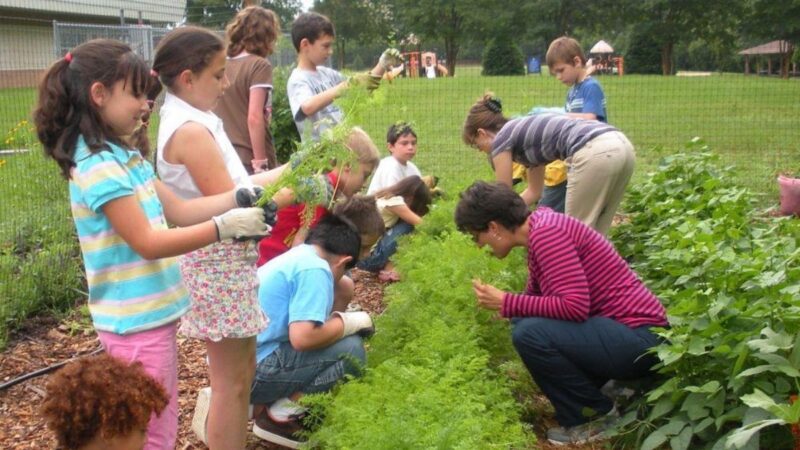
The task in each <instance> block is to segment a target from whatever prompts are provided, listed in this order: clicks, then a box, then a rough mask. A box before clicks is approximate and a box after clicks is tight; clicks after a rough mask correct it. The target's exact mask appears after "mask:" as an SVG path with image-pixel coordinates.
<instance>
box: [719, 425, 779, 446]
mask: <svg viewBox="0 0 800 450" xmlns="http://www.w3.org/2000/svg"><path fill="white" fill-rule="evenodd" d="M785 424H786V422H784V421H783V420H781V419H767V420H759V421H757V422H753V423H751V424H748V425H745V426H743V427H740V428H737V429H736V431H734V432H733V433H732V434H731V435H730V436H728V439H727V440H726V441H725V447H726V448H736V449H740V448H744V447H745V445H747V443H748V442H749V441H750V439H751V438H752V437H753V435H754V434H755V433H758V432H759V431H761V429H763V428H766V427H771V426H773V425H785Z"/></svg>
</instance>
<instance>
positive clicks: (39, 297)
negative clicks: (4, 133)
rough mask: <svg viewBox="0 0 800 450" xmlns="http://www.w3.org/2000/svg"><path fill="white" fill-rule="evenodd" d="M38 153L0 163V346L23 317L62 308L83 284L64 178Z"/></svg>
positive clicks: (70, 303)
mask: <svg viewBox="0 0 800 450" xmlns="http://www.w3.org/2000/svg"><path fill="white" fill-rule="evenodd" d="M36 150H39V148H38V147H37V148H36ZM42 158H43V157H42V154H41V153H40V152H39V151H32V152H31V153H27V154H20V155H16V156H13V157H11V158H8V159H7V160H6V161H7V163H6V164H4V165H3V167H2V168H1V169H0V170H2V171H3V180H4V183H3V184H2V185H1V186H0V194H1V195H2V196H3V203H2V206H0V212H2V214H0V348H3V347H4V346H5V340H6V338H7V336H8V333H9V331H11V330H13V329H14V328H15V327H17V326H18V325H19V324H20V323H22V321H23V320H25V319H26V318H27V317H29V316H31V315H33V314H36V313H39V312H42V311H45V310H55V311H61V310H66V309H68V308H70V307H72V306H74V305H75V303H76V301H77V300H78V299H80V298H82V297H83V295H82V294H81V293H80V292H81V290H85V288H84V282H83V276H82V273H83V270H82V266H81V260H80V247H79V245H78V239H77V237H76V236H75V227H74V225H73V224H72V220H71V218H70V213H69V201H68V199H67V195H66V194H67V183H66V182H65V181H64V180H63V179H61V178H60V176H59V175H58V171H57V170H56V167H55V164H53V163H52V162H50V161H43V160H42ZM28 179H31V180H36V184H35V186H36V188H35V189H31V188H30V186H29V184H28V182H26V181H24V180H28Z"/></svg>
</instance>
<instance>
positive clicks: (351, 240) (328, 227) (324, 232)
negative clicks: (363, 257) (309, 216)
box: [306, 214, 361, 269]
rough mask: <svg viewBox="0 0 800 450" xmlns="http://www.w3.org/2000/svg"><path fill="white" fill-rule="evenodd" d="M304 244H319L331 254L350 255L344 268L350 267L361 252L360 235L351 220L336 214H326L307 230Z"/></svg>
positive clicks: (356, 260) (353, 265) (354, 263)
mask: <svg viewBox="0 0 800 450" xmlns="http://www.w3.org/2000/svg"><path fill="white" fill-rule="evenodd" d="M306 244H312V245H319V246H320V247H322V249H323V250H325V251H326V252H328V253H330V254H331V255H339V256H352V258H353V259H351V260H350V262H348V263H347V266H346V268H348V269H352V268H353V267H355V265H356V263H357V262H358V256H359V253H361V236H360V235H359V234H358V229H357V228H356V226H355V225H353V223H352V222H350V221H349V220H347V219H345V218H344V217H340V216H337V215H336V214H326V215H325V216H324V217H323V218H322V219H320V221H319V222H317V224H316V225H314V226H313V227H312V228H311V229H310V230H309V232H308V237H307V238H306Z"/></svg>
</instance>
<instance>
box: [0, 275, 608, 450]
mask: <svg viewBox="0 0 800 450" xmlns="http://www.w3.org/2000/svg"><path fill="white" fill-rule="evenodd" d="M352 276H353V280H354V281H355V286H356V293H355V300H354V301H355V302H356V303H358V304H359V305H361V307H362V308H363V309H364V310H365V311H368V312H370V313H373V314H380V313H382V312H383V309H384V307H385V305H384V303H383V287H384V284H383V283H381V282H380V281H378V279H377V277H376V276H375V275H373V274H370V273H368V272H364V271H360V270H354V271H353V272H352ZM178 346H179V361H178V363H179V369H178V389H179V393H178V404H179V405H178V407H179V417H180V422H179V430H178V442H177V446H176V448H177V449H180V450H192V449H198V450H200V449H205V448H206V446H205V445H203V444H202V443H201V442H200V441H198V440H197V439H196V438H195V436H194V434H193V433H192V431H191V429H190V426H191V420H192V413H193V411H194V403H195V398H196V393H197V392H198V390H199V389H200V388H202V387H204V386H207V385H208V378H207V375H208V374H207V371H206V369H207V366H206V362H205V347H204V346H203V344H202V342H200V341H197V340H194V339H184V338H181V337H179V338H178ZM99 348H100V343H99V341H98V340H97V336H96V334H95V332H94V330H93V329H92V328H91V324H87V323H86V321H85V320H83V319H81V318H80V317H79V315H78V314H77V313H76V314H74V315H73V316H68V317H67V318H66V319H63V320H61V321H59V320H58V319H56V318H55V317H53V316H40V317H33V318H31V319H29V320H28V321H27V322H26V324H25V325H24V326H23V327H22V328H20V329H18V330H17V331H15V332H14V333H13V335H12V336H11V339H10V340H9V345H8V347H7V348H6V349H5V351H4V352H2V353H0V384H2V383H6V382H8V381H10V380H12V379H15V378H17V377H19V376H22V375H25V374H28V373H30V372H33V371H35V370H39V369H42V368H45V367H48V366H51V365H54V364H58V363H62V362H64V361H67V360H69V359H71V358H76V357H80V356H85V355H88V354H91V353H92V352H95V351H97V350H98V349H99ZM47 377H48V376H47V375H43V376H38V377H35V378H32V379H29V380H26V381H23V382H21V383H18V384H16V385H14V386H12V387H10V388H8V389H5V390H2V391H0V449H43V448H56V442H55V439H54V438H53V436H52V434H51V433H50V432H49V431H48V430H47V428H46V426H45V424H44V422H43V421H42V420H41V418H40V416H39V412H38V409H39V406H40V404H41V401H42V399H43V398H44V393H45V391H44V386H45V383H46V382H47ZM535 402H536V403H537V404H541V405H542V408H543V410H547V409H548V402H547V400H546V399H545V398H544V397H541V398H538V397H537V399H535ZM537 409H538V408H537ZM549 422H552V419H550V420H549V421H548V424H549ZM545 427H546V425H545V423H544V422H539V423H537V424H534V431H535V432H536V434H537V435H538V436H539V442H540V445H541V448H544V449H550V448H555V447H553V446H550V445H548V444H547V443H546V440H545V439H544V437H543V434H544V432H543V431H544V429H545ZM601 445H602V444H601ZM246 448H247V450H258V449H268V450H274V449H282V447H280V446H275V445H270V444H267V443H265V442H264V441H261V440H259V439H258V438H256V437H255V436H254V435H252V434H251V435H250V436H249V438H248V442H247V447H246ZM558 448H564V447H558ZM576 448H583V449H590V448H603V447H602V446H597V447H593V446H582V447H576Z"/></svg>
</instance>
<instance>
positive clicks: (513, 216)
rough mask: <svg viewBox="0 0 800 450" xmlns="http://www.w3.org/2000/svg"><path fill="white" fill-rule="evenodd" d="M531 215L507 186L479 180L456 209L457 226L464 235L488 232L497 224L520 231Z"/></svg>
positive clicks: (466, 191) (463, 194) (468, 189)
mask: <svg viewBox="0 0 800 450" xmlns="http://www.w3.org/2000/svg"><path fill="white" fill-rule="evenodd" d="M529 215H530V212H529V211H528V207H527V206H526V205H525V202H524V201H523V200H522V197H520V196H519V194H517V193H516V192H514V190H512V189H511V188H510V187H508V186H506V185H505V184H503V183H498V182H495V183H487V182H485V181H476V182H474V183H472V186H470V187H468V188H467V189H466V190H465V191H464V192H462V193H461V195H460V200H459V202H458V205H457V206H456V212H455V220H456V227H457V228H458V230H459V231H462V232H473V231H477V232H480V231H486V230H487V229H488V228H489V222H492V221H495V222H497V223H499V224H500V225H503V226H504V227H506V228H508V229H509V230H516V229H517V228H518V227H519V226H520V225H522V224H524V223H525V220H526V219H527V218H528V216H529Z"/></svg>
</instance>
